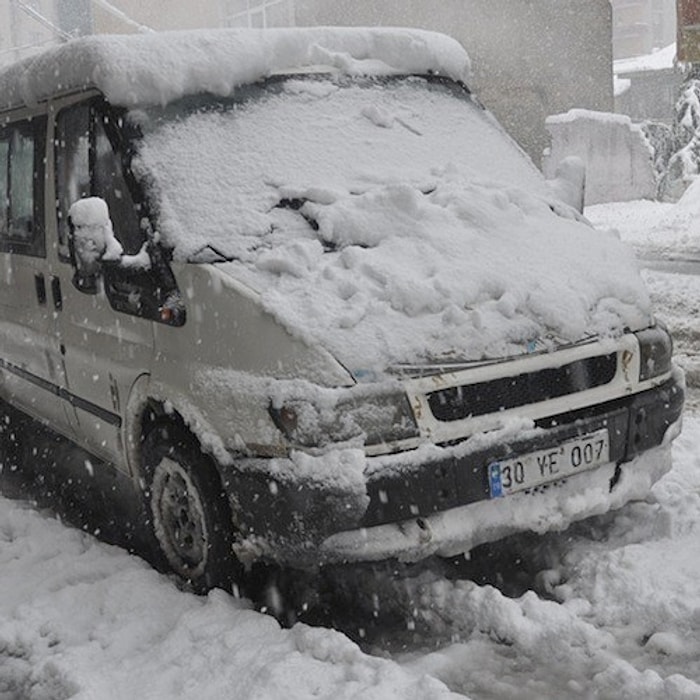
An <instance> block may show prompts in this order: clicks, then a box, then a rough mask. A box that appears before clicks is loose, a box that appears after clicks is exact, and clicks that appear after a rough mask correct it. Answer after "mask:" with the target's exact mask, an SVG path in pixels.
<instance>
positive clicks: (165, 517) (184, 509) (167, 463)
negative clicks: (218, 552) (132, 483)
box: [152, 457, 208, 577]
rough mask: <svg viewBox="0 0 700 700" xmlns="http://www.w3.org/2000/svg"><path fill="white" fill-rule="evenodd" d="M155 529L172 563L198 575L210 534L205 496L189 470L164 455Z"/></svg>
mask: <svg viewBox="0 0 700 700" xmlns="http://www.w3.org/2000/svg"><path fill="white" fill-rule="evenodd" d="M152 503H153V517H154V524H155V531H156V536H157V537H158V540H159V541H160V544H161V547H162V548H163V551H164V553H165V555H166V557H167V558H168V561H169V563H170V565H171V566H172V567H173V569H175V571H176V572H177V573H179V574H181V575H182V576H189V577H193V576H198V575H200V574H201V573H202V572H203V571H204V567H205V566H206V563H207V545H208V533H207V524H206V520H205V517H204V508H203V504H202V499H201V496H200V494H199V491H198V490H197V487H196V486H195V485H194V483H193V481H192V479H191V478H190V475H189V474H188V473H187V471H186V470H185V469H184V468H183V467H182V466H181V465H180V464H179V463H178V462H175V461H174V460H172V459H170V458H168V457H164V458H163V460H162V461H161V463H160V464H159V465H158V467H157V468H156V471H155V474H154V476H153V493H152Z"/></svg>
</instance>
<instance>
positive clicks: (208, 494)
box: [143, 422, 241, 593]
mask: <svg viewBox="0 0 700 700" xmlns="http://www.w3.org/2000/svg"><path fill="white" fill-rule="evenodd" d="M143 467H144V476H145V479H146V490H145V500H146V504H145V505H146V512H147V513H148V514H149V515H150V517H151V528H152V534H153V536H154V537H155V540H156V543H157V546H158V549H159V550H160V554H161V555H162V557H163V558H164V560H165V562H166V564H167V566H168V568H169V569H170V570H171V571H172V572H174V573H175V574H177V576H178V577H179V578H180V579H182V580H183V581H185V582H186V583H187V584H188V585H189V586H190V587H191V588H192V589H193V590H194V591H195V592H197V593H205V592H206V591H208V590H210V589H212V588H223V589H225V590H228V591H231V590H232V588H234V587H235V586H237V585H238V583H239V581H240V575H241V567H240V565H239V564H238V561H237V559H236V557H235V555H234V553H233V550H232V546H231V545H232V542H233V522H232V518H231V509H230V506H229V503H228V499H227V498H226V495H225V493H224V491H223V488H222V486H221V479H220V478H219V474H218V472H217V470H216V468H215V466H214V463H213V461H212V459H211V458H210V457H208V456H207V455H205V454H203V453H202V451H201V449H200V447H199V444H198V442H197V441H196V440H195V439H194V438H193V437H192V436H190V435H188V434H187V433H186V432H185V431H184V429H183V428H180V427H179V426H177V425H172V424H170V423H167V422H163V423H161V424H156V425H155V426H153V427H152V429H151V430H150V432H149V433H148V435H147V436H146V438H145V440H144V442H143Z"/></svg>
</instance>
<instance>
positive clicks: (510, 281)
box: [132, 77, 649, 371]
mask: <svg viewBox="0 0 700 700" xmlns="http://www.w3.org/2000/svg"><path fill="white" fill-rule="evenodd" d="M166 117H167V119H166ZM132 119H134V120H137V121H138V123H139V124H140V126H141V127H142V128H143V130H144V131H145V136H144V139H143V143H140V144H139V156H138V159H137V160H136V162H135V168H136V170H137V172H138V173H139V174H140V175H141V176H142V177H143V178H144V180H145V181H146V182H148V183H152V184H151V194H152V196H153V198H154V200H155V201H157V202H158V204H159V207H160V210H159V212H158V214H159V217H158V226H159V233H160V234H161V236H162V237H163V239H164V240H165V241H166V243H167V244H168V245H170V246H172V247H173V248H174V256H175V258H176V259H179V260H183V259H190V260H195V261H200V262H221V261H223V260H229V261H230V262H228V263H226V264H225V265H222V268H223V269H225V270H226V271H228V272H229V273H230V274H231V275H232V276H234V277H236V278H237V279H239V280H243V281H244V282H245V283H246V284H247V285H248V286H250V287H251V288H253V289H255V290H257V291H258V292H259V293H260V295H261V298H262V303H263V305H264V306H265V308H266V309H267V310H269V311H270V312H271V313H272V314H273V315H275V316H276V317H277V318H278V319H279V320H280V321H281V322H282V323H283V324H284V325H285V326H286V327H287V328H288V329H289V330H290V331H291V332H292V333H294V334H297V335H302V337H303V338H304V339H305V340H307V341H308V342H310V343H313V344H320V345H323V346H325V347H326V348H327V349H329V350H330V351H331V352H332V353H333V354H334V355H335V356H336V357H338V358H339V359H340V360H341V361H342V362H343V363H344V364H345V365H346V366H348V367H350V368H351V369H354V370H358V369H362V370H370V371H381V370H383V369H384V368H386V366H387V365H390V364H392V363H400V362H416V361H430V360H432V359H439V360H445V359H450V360H465V359H466V360H470V359H481V358H485V357H501V356H504V355H508V354H518V353H522V352H525V351H526V349H527V346H528V343H529V342H530V341H532V340H534V339H538V338H540V339H541V338H545V337H551V338H553V339H555V340H556V341H560V342H573V341H576V340H579V339H581V338H582V337H584V336H586V335H590V334H595V333H598V334H601V335H603V336H606V335H612V334H616V333H619V332H621V330H622V329H623V328H626V327H627V328H639V327H641V326H644V325H646V324H647V323H648V320H649V306H648V298H647V295H646V292H645V290H644V288H643V285H642V283H641V280H640V278H639V276H638V274H637V269H636V264H635V263H634V261H633V260H632V258H631V256H630V254H629V253H628V251H627V250H626V247H625V246H624V245H623V244H621V243H620V241H619V240H617V239H616V238H615V237H614V236H611V235H608V234H606V233H600V232H598V231H595V230H593V229H591V228H590V227H588V226H586V225H585V224H583V223H581V222H579V221H576V220H574V218H573V216H574V215H573V212H572V211H571V210H569V209H567V208H566V207H565V206H564V205H563V204H560V203H554V201H553V198H552V195H551V193H549V191H548V190H547V188H546V185H545V183H544V181H543V179H542V177H541V176H540V175H539V173H538V172H537V171H536V170H535V168H534V167H533V166H532V164H531V163H530V162H529V161H528V160H527V159H526V158H525V157H524V156H523V154H522V153H521V152H520V151H519V149H518V148H517V147H516V146H515V145H514V144H513V143H512V141H510V139H508V137H507V136H506V135H505V134H504V133H503V131H502V130H501V129H500V127H499V126H498V125H497V124H496V123H495V122H494V121H493V119H492V118H491V117H490V116H489V115H488V114H487V113H485V112H484V111H483V110H482V109H481V108H480V107H478V106H477V105H476V104H475V103H474V102H473V101H471V100H470V99H469V98H468V96H466V95H465V94H464V93H461V94H459V93H456V92H455V90H454V89H451V88H449V87H446V86H443V85H439V84H438V85H436V84H435V83H429V82H427V81H425V80H422V79H418V78H412V79H408V80H399V81H396V80H394V81H388V82H381V83H377V82H373V81H364V82H362V81H357V82H353V83H352V84H350V85H348V84H347V82H344V81H336V80H334V79H333V78H332V77H327V78H323V77H310V78H308V79H307V80H297V79H294V80H291V81H288V82H285V83H282V84H281V85H280V84H276V85H275V86H274V87H270V89H269V90H267V91H264V90H262V89H260V88H258V89H257V91H253V92H252V96H251V98H250V99H249V100H247V101H245V102H244V103H243V104H235V105H233V106H231V107H230V108H228V109H227V110H226V111H222V110H221V109H219V110H218V111H217V110H213V111H212V110H211V109H210V110H209V111H201V110H199V111H197V110H195V111H192V112H185V111H184V110H183V111H181V112H176V113H175V114H172V113H166V114H165V115H164V114H163V113H161V112H159V111H157V110H151V111H149V112H148V113H143V112H136V113H134V114H132ZM552 209H555V210H556V211H557V212H561V213H564V214H566V215H567V216H568V217H570V218H564V217H563V216H559V215H557V214H556V213H554V212H553V211H552Z"/></svg>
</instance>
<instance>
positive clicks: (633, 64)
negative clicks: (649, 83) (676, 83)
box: [613, 42, 676, 76]
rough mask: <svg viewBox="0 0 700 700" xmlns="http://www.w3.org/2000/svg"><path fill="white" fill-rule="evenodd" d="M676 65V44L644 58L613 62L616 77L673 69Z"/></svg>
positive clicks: (635, 57) (622, 59) (636, 57)
mask: <svg viewBox="0 0 700 700" xmlns="http://www.w3.org/2000/svg"><path fill="white" fill-rule="evenodd" d="M675 64H676V44H675V42H674V43H673V44H669V45H668V46H665V47H664V48H663V49H659V50H658V51H654V52H653V53H650V54H644V55H643V56H634V57H633V58H620V59H618V60H617V61H614V62H613V72H614V73H615V75H616V76H618V75H625V74H627V73H639V72H642V71H651V70H664V69H669V68H673V67H674V65H675Z"/></svg>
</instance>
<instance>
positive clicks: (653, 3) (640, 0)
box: [610, 0, 676, 59]
mask: <svg viewBox="0 0 700 700" xmlns="http://www.w3.org/2000/svg"><path fill="white" fill-rule="evenodd" d="M610 1H611V3H612V7H613V47H614V49H613V51H614V55H615V59H618V58H629V57H631V56H642V55H644V54H649V53H651V52H652V51H653V50H655V49H661V48H663V47H664V46H668V45H669V44H672V43H673V42H674V41H675V38H676V0H610Z"/></svg>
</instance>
